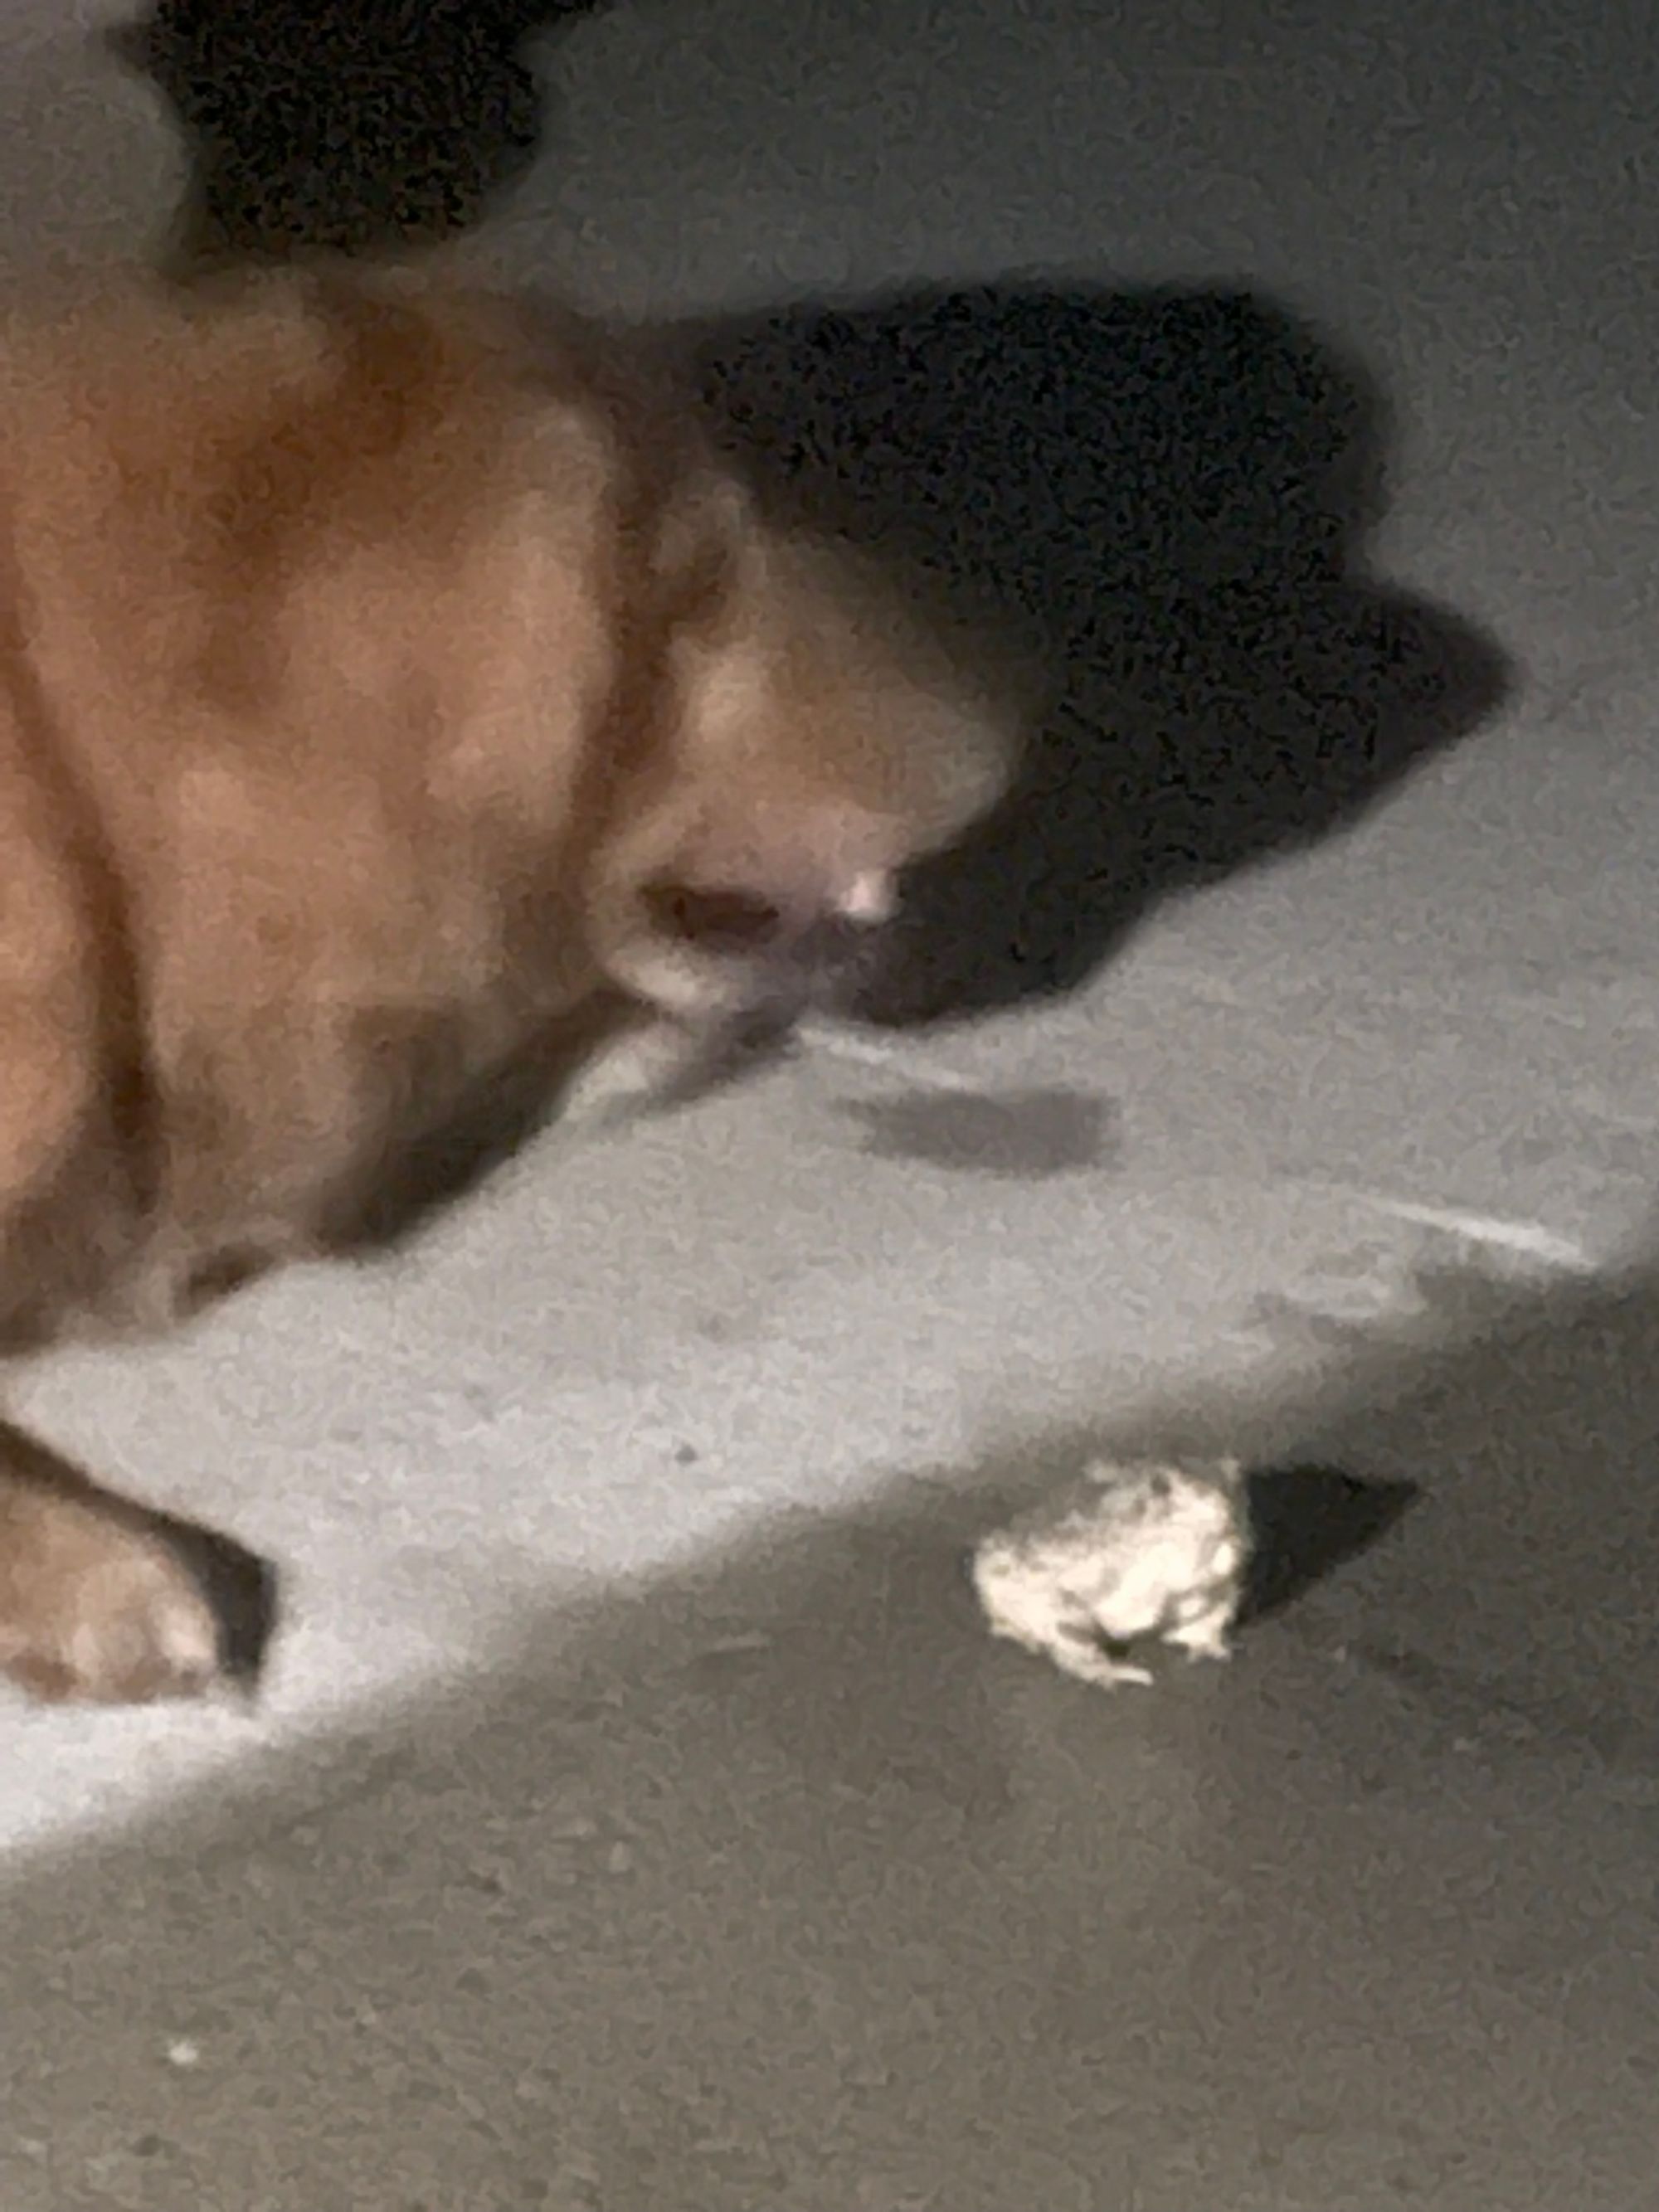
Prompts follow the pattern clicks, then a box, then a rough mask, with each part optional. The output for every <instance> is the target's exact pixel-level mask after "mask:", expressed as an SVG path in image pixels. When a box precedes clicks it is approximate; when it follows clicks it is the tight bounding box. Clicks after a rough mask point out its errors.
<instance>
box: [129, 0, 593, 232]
mask: <svg viewBox="0 0 1659 2212" xmlns="http://www.w3.org/2000/svg"><path fill="white" fill-rule="evenodd" d="M604 4H605V0H154V4H153V5H151V6H150V7H149V9H148V11H147V12H143V13H141V14H140V15H137V17H136V18H135V19H134V20H133V21H131V23H130V24H128V25H126V26H123V27H118V28H117V29H116V31H115V32H114V33H112V40H113V43H114V45H115V46H116V50H117V52H118V53H119V54H120V55H121V57H122V58H123V59H124V60H125V61H126V62H127V63H128V64H130V65H131V67H133V68H135V69H137V70H139V71H140V72H141V73H142V74H143V75H144V76H148V77H149V79H150V80H151V82H153V83H154V84H155V87H156V88H157V89H158V91H160V92H161V94H162V96H163V98H164V99H165V100H166V101H167V105H168V106H169V108H170V109H171V111H172V112H173V118H174V119H175V121H176V122H177V124H178V126H179V131H180V133H181V134H182V137H183V139H184V143H185V151H186V155H187V159H188V162H189V184H188V187H187V191H186V198H185V206H184V208H183V210H181V212H180V216H179V237H178V251H179V255H180V258H182V259H184V260H185V261H189V262H199V261H202V260H204V259H215V258H221V257H223V256H234V257H239V258H246V257H252V258H261V259H281V258H287V257H288V256H289V255H291V254H294V253H295V252H309V251H315V250H318V249H325V250H330V251H343V252H363V251H367V250H371V249H380V248H384V247H386V246H399V245H410V244H416V243H425V242H432V241H435V240H440V239H442V238H446V237H448V236H451V235H453V234H455V233H457V232H459V231H463V230H466V229H470V228H471V227H472V226H473V225H474V224H475V223H477V222H478V221H479V220H480V219H481V217H482V216H483V215H484V214H485V213H486V212H488V210H489V209H490V208H492V207H493V206H495V204H497V203H498V202H499V201H500V200H501V197H502V196H503V195H504V194H505V193H506V192H507V191H509V190H510V189H511V187H512V186H513V185H514V184H516V183H517V182H518V180H519V179H520V177H521V176H522V175H523V173H525V171H526V169H527V168H528V167H529V166H530V164H531V162H532V161H533V160H534V159H535V157H536V155H537V154H538V151H539V150H540V149H541V147H542V146H543V144H544V140H545V138H546V137H547V125H548V116H547V105H548V103H547V99H546V95H545V93H544V88H543V87H542V85H541V84H540V83H539V82H538V77H537V75H536V73H535V70H534V67H533V65H532V62H531V61H530V60H529V59H528V58H526V46H527V44H528V42H529V41H530V40H532V39H533V38H535V37H537V36H538V35H540V34H543V33H549V32H553V31H562V30H564V29H566V28H568V27H569V26H570V25H572V24H573V23H574V22H575V21H576V20H577V19H579V18H580V17H581V16H584V15H592V14H593V13H594V12H595V11H596V9H599V7H602V6H603V5H604Z"/></svg>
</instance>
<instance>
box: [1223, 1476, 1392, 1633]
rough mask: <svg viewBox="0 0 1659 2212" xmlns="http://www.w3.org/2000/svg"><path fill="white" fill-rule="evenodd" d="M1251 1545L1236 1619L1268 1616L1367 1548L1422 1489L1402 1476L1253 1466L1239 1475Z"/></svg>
mask: <svg viewBox="0 0 1659 2212" xmlns="http://www.w3.org/2000/svg"><path fill="white" fill-rule="evenodd" d="M1245 1494H1246V1498H1247V1501H1248V1504H1249V1519H1250V1532H1251V1537H1252V1551H1251V1555H1250V1563H1249V1570H1248V1571H1247V1573H1246V1576H1245V1582H1244V1596H1243V1603H1242V1604H1241V1606H1240V1607H1239V1625H1240V1626H1242V1627H1248V1626H1249V1625H1250V1623H1251V1622H1253V1621H1257V1620H1267V1619H1269V1618H1270V1617H1271V1616H1272V1615H1273V1614H1274V1613H1282V1612H1284V1611H1285V1608H1286V1607H1288V1606H1291V1605H1292V1604H1294V1603H1295V1602H1296V1601H1297V1599H1298V1598H1300V1597H1303V1596H1304V1595H1306V1594H1307V1592H1308V1591H1309V1590H1310V1589H1312V1588H1313V1586H1314V1584H1315V1583H1319V1582H1322V1581H1323V1580H1324V1578H1325V1577H1326V1576H1328V1575H1330V1574H1334V1572H1335V1571H1336V1570H1337V1569H1338V1568H1339V1567H1341V1566H1345V1565H1347V1563H1348V1562H1349V1561H1350V1560H1351V1559H1358V1556H1359V1555H1360V1553H1363V1552H1369V1551H1370V1549H1371V1548H1372V1547H1373V1546H1374V1545H1376V1544H1379V1543H1381V1542H1382V1541H1383V1538H1384V1537H1385V1536H1386V1535H1388V1534H1389V1532H1390V1531H1391V1530H1392V1529H1393V1528H1395V1526H1396V1524H1397V1523H1398V1522H1400V1521H1401V1519H1402V1518H1403V1517H1404V1516H1405V1515H1406V1513H1407V1511H1408V1510H1410V1508H1411V1507H1412V1506H1413V1505H1414V1504H1416V1503H1417V1501H1418V1499H1419V1498H1420V1497H1421V1496H1422V1494H1423V1491H1422V1485H1421V1484H1420V1483H1417V1482H1411V1481H1408V1480H1404V1479H1401V1478H1391V1479H1389V1480H1379V1479H1378V1478H1376V1477H1374V1476H1363V1477H1362V1476H1359V1475H1353V1474H1345V1473H1344V1472H1343V1471H1342V1470H1341V1469H1340V1468H1332V1467H1319V1466H1297V1467H1267V1468H1251V1470H1250V1471H1249V1474H1247V1476H1246V1477H1245Z"/></svg>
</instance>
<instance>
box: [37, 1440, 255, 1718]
mask: <svg viewBox="0 0 1659 2212" xmlns="http://www.w3.org/2000/svg"><path fill="white" fill-rule="evenodd" d="M275 1619H276V1588H275V1578H274V1577H273V1576H272V1574H271V1571H270V1569H269V1568H268V1567H267V1566H266V1565H265V1564H264V1561H263V1560H260V1559H255V1558H254V1557H253V1555H252V1553H248V1552H246V1551H244V1550H243V1549H242V1548H241V1547H240V1545H236V1544H233V1543H232V1542H231V1541H229V1539H228V1538H227V1537H223V1536H220V1535H217V1534H214V1533H212V1532H211V1531H210V1530H208V1529H205V1528H196V1527H194V1526H192V1525H191V1524H190V1523H188V1522H180V1521H175V1520H173V1519H172V1518H170V1517H169V1516H167V1515H166V1514H161V1513H156V1512H152V1511H150V1510H148V1509H146V1508H145V1507H143V1506H140V1505H137V1504H134V1503H132V1501H131V1500H130V1499H128V1498H120V1497H118V1496H116V1495H115V1494H114V1493H113V1492H110V1491H106V1490H102V1489H100V1488H99V1486H97V1485H96V1484H95V1483H94V1482H93V1481H92V1480H90V1478H89V1477H88V1476H86V1475H84V1474H81V1473H80V1472H79V1470H78V1469H76V1468H73V1467H71V1466H70V1465H69V1463H68V1462H65V1461H64V1460H60V1459H59V1458H58V1457H57V1456H56V1455H55V1454H53V1453H52V1452H50V1451H48V1450H46V1449H45V1447H44V1446H42V1445H40V1444H39V1443H35V1442H34V1440H33V1438H32V1437H27V1436H26V1435H24V1434H23V1432H22V1431H21V1430H18V1429H15V1428H12V1427H10V1426H9V1425H0V1674H3V1675H5V1676H7V1677H9V1679H10V1680H12V1681H14V1682H15V1683H17V1684H18V1685H20V1686H21V1687H22V1688H23V1689H25V1690H27V1691H28V1692H31V1693H32V1694H33V1696H35V1697H38V1698H43V1699H53V1700H69V1699H73V1700H81V1701H85V1702H88V1703H97V1704H107V1705H126V1704H147V1703H149V1702H150V1701H152V1700H153V1699H160V1698H187V1697H197V1696H199V1695H201V1694H202V1693H203V1692H204V1691H206V1690H208V1689H210V1687H212V1686H214V1685H215V1684H216V1683H217V1682H222V1681H231V1682H234V1681H236V1680H241V1681H243V1682H244V1683H246V1682H247V1681H249V1680H252V1678H253V1677H254V1676H255V1675H256V1674H258V1668H259V1664H260V1661H261V1658H262V1656H263V1654H264V1647H265V1644H266V1643H267V1642H268V1640H269V1638H270V1631H271V1628H272V1626H273V1625H274V1622H275Z"/></svg>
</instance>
